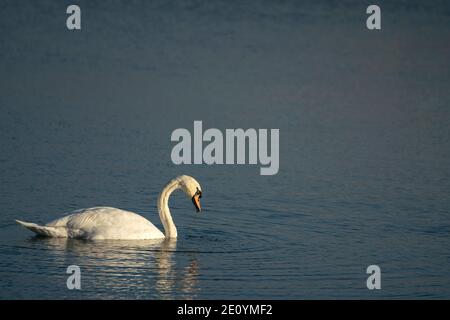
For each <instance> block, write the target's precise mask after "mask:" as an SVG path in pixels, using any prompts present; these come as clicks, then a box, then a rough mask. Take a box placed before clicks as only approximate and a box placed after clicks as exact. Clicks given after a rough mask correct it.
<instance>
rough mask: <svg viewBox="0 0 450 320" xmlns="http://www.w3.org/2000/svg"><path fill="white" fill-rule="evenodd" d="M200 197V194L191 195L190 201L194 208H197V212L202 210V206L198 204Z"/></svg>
mask: <svg viewBox="0 0 450 320" xmlns="http://www.w3.org/2000/svg"><path fill="white" fill-rule="evenodd" d="M200 197H201V195H200V194H195V195H194V196H193V197H192V203H193V204H194V206H195V209H196V210H197V212H200V211H202V207H201V205H200Z"/></svg>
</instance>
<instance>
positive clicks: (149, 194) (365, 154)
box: [0, 1, 450, 299]
mask: <svg viewBox="0 0 450 320" xmlns="http://www.w3.org/2000/svg"><path fill="white" fill-rule="evenodd" d="M79 3H80V6H81V8H82V31H81V32H68V31H67V30H66V29H65V25H64V21H65V7H64V5H61V4H59V2H58V1H39V2H36V3H35V2H31V1H30V2H28V3H25V2H22V1H21V2H16V1H2V4H1V5H0V7H1V10H0V12H1V18H0V35H1V36H0V58H1V59H0V88H1V95H0V112H1V117H0V148H1V152H0V164H1V175H0V176H1V183H0V212H1V215H0V298H2V299H23V298H31V299H50V298H56V299H79V298H88V299H95V298H115V299H127V298H139V299H173V298H185V299H212V298H225V299H230V298H236V299H246V298H254V299H264V298H275V299H304V298H312V299H317V298H340V299H342V298H364V299H366V298H367V299H371V298H449V297H450V289H449V288H450V276H449V270H450V252H449V250H448V248H449V244H450V241H449V234H450V219H449V208H450V196H449V190H450V182H449V181H450V179H449V178H450V161H449V156H450V148H449V147H448V146H449V142H450V140H449V137H450V132H449V128H450V123H449V122H450V121H449V120H450V109H449V108H448V105H449V103H450V94H449V90H448V88H449V84H450V60H449V59H448V57H449V56H450V45H449V43H448V41H447V39H449V35H450V24H449V19H450V9H449V7H448V5H445V3H444V2H442V3H440V2H435V3H433V4H431V3H428V2H425V1H423V2H421V1H390V2H389V3H384V2H380V3H379V5H380V6H381V7H382V28H383V29H382V31H380V32H369V31H367V30H366V29H365V20H364V19H365V13H364V12H365V8H366V4H365V3H364V2H352V1H346V2H339V3H338V2H333V1H324V2H320V3H317V2H315V1H311V2H303V3H302V4H299V3H297V2H296V1H295V2H294V1H285V2H280V3H278V2H273V1H258V2H251V3H247V4H245V3H242V2H240V1H206V2H201V1H199V2H197V1H186V2H183V3H179V2H170V1H160V2H155V1H151V2H144V1H142V2H140V1H136V2H134V3H133V5H131V4H128V3H126V2H119V1H108V2H107V3H106V2H99V1H80V2H79ZM367 5H368V4H367ZM194 120H202V121H203V125H204V127H205V128H211V127H213V128H219V129H221V130H225V129H226V128H236V127H242V128H280V172H279V173H278V174H277V175H275V176H260V175H259V167H258V166H194V165H191V166H175V165H173V164H172V162H171V159H170V152H171V148H172V147H173V144H172V143H171V142H170V134H171V132H172V131H173V130H174V129H176V128H187V129H189V130H191V131H192V126H193V121H194ZM179 174H189V175H192V176H194V177H195V178H196V179H197V180H198V181H199V182H200V183H201V185H202V187H203V191H204V196H203V198H202V204H203V207H204V212H203V214H196V213H195V212H194V208H193V207H192V204H191V203H190V201H189V200H187V199H186V197H185V196H184V195H183V194H182V193H175V194H173V196H172V197H171V201H170V207H171V211H172V214H173V217H174V220H175V223H176V225H177V227H178V233H179V238H178V240H177V241H176V242H173V241H171V242H154V241H128V242H127V241H103V242H89V241H81V240H66V239H42V238H35V237H33V236H32V234H31V233H30V232H29V231H27V230H24V229H22V228H20V227H19V226H17V225H16V224H15V223H14V222H13V220H14V219H21V220H25V221H32V222H38V223H44V222H47V221H49V220H52V219H54V218H56V217H58V216H59V215H60V214H62V213H63V212H67V211H70V210H74V209H79V208H85V207H92V206H99V205H105V206H114V207H118V208H122V209H125V210H131V211H134V212H137V213H140V214H142V215H144V216H145V217H147V218H148V219H150V220H151V221H152V222H154V224H155V225H157V226H158V227H160V228H161V223H160V222H159V218H158V216H157V213H156V199H157V195H158V193H159V192H160V190H161V189H162V188H163V187H164V185H165V183H166V182H167V181H168V180H170V179H171V178H173V177H175V176H177V175H179ZM71 264H76V265H78V266H80V268H81V272H82V280H81V282H82V290H80V291H77V290H68V289H67V288H66V279H67V277H68V275H67V274H66V268H67V266H69V265H71ZM371 264H377V265H379V266H380V268H381V271H382V289H381V290H372V291H369V290H367V288H366V277H367V275H366V273H365V272H366V268H367V266H369V265H371Z"/></svg>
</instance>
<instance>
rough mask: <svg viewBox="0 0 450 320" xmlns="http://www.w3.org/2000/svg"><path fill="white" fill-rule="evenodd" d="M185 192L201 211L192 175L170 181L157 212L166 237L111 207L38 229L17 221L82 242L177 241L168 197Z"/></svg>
mask: <svg viewBox="0 0 450 320" xmlns="http://www.w3.org/2000/svg"><path fill="white" fill-rule="evenodd" d="M177 189H181V190H183V191H184V192H185V193H186V195H187V196H188V197H190V198H191V199H192V202H193V203H194V206H195V208H196V209H197V211H200V210H201V207H200V198H201V197H202V191H201V187H200V184H199V183H198V182H197V181H196V180H195V179H194V178H192V177H190V176H184V175H183V176H179V177H177V178H175V179H173V180H172V181H170V182H169V183H168V184H167V186H166V187H165V188H164V189H163V191H162V192H161V194H160V195H159V198H158V211H159V217H160V219H161V222H162V224H163V226H164V232H165V235H164V234H163V233H162V232H161V231H159V230H158V228H156V227H155V226H154V225H153V224H152V223H151V222H150V221H148V220H147V219H145V218H144V217H142V216H140V215H138V214H136V213H133V212H129V211H124V210H121V209H116V208H110V207H95V208H89V209H81V210H76V211H73V212H71V213H69V214H68V215H66V216H65V217H63V218H60V219H57V220H54V221H52V222H49V223H47V224H46V225H45V226H39V225H37V224H35V223H28V222H22V221H19V220H16V221H17V222H18V223H19V224H21V225H22V226H24V227H26V228H28V229H30V230H31V231H33V232H35V233H37V234H39V235H44V236H49V237H58V238H82V239H92V240H100V239H122V240H125V239H126V240H141V239H161V238H164V237H166V238H176V237H177V229H176V227H175V224H174V223H173V220H172V216H171V215H170V211H169V205H168V203H169V196H170V194H171V193H172V192H173V191H175V190H177Z"/></svg>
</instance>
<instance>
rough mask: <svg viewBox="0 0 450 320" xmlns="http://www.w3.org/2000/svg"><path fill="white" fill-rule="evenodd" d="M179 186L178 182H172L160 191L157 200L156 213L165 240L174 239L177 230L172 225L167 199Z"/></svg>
mask: <svg viewBox="0 0 450 320" xmlns="http://www.w3.org/2000/svg"><path fill="white" fill-rule="evenodd" d="M179 188H180V185H179V183H178V181H176V180H172V181H170V182H169V184H168V185H167V186H166V187H165V188H164V189H163V191H161V194H160V195H159V199H158V212H159V218H160V219H161V222H162V224H163V226H164V234H165V236H166V238H176V237H177V228H176V227H175V224H174V223H173V220H172V216H171V215H170V210H169V197H170V194H171V193H172V192H174V191H175V190H177V189H179Z"/></svg>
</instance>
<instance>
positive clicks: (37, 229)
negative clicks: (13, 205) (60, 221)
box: [16, 220, 67, 238]
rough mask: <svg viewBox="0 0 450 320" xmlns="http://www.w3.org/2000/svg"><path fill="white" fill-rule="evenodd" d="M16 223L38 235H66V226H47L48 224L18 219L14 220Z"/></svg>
mask: <svg viewBox="0 0 450 320" xmlns="http://www.w3.org/2000/svg"><path fill="white" fill-rule="evenodd" d="M16 222H17V223H18V224H20V225H21V226H23V227H25V228H27V229H28V230H31V231H33V232H34V233H36V234H38V235H40V236H46V237H63V238H64V237H67V230H66V228H61V227H48V226H40V225H37V224H35V223H30V222H23V221H20V220H16Z"/></svg>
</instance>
